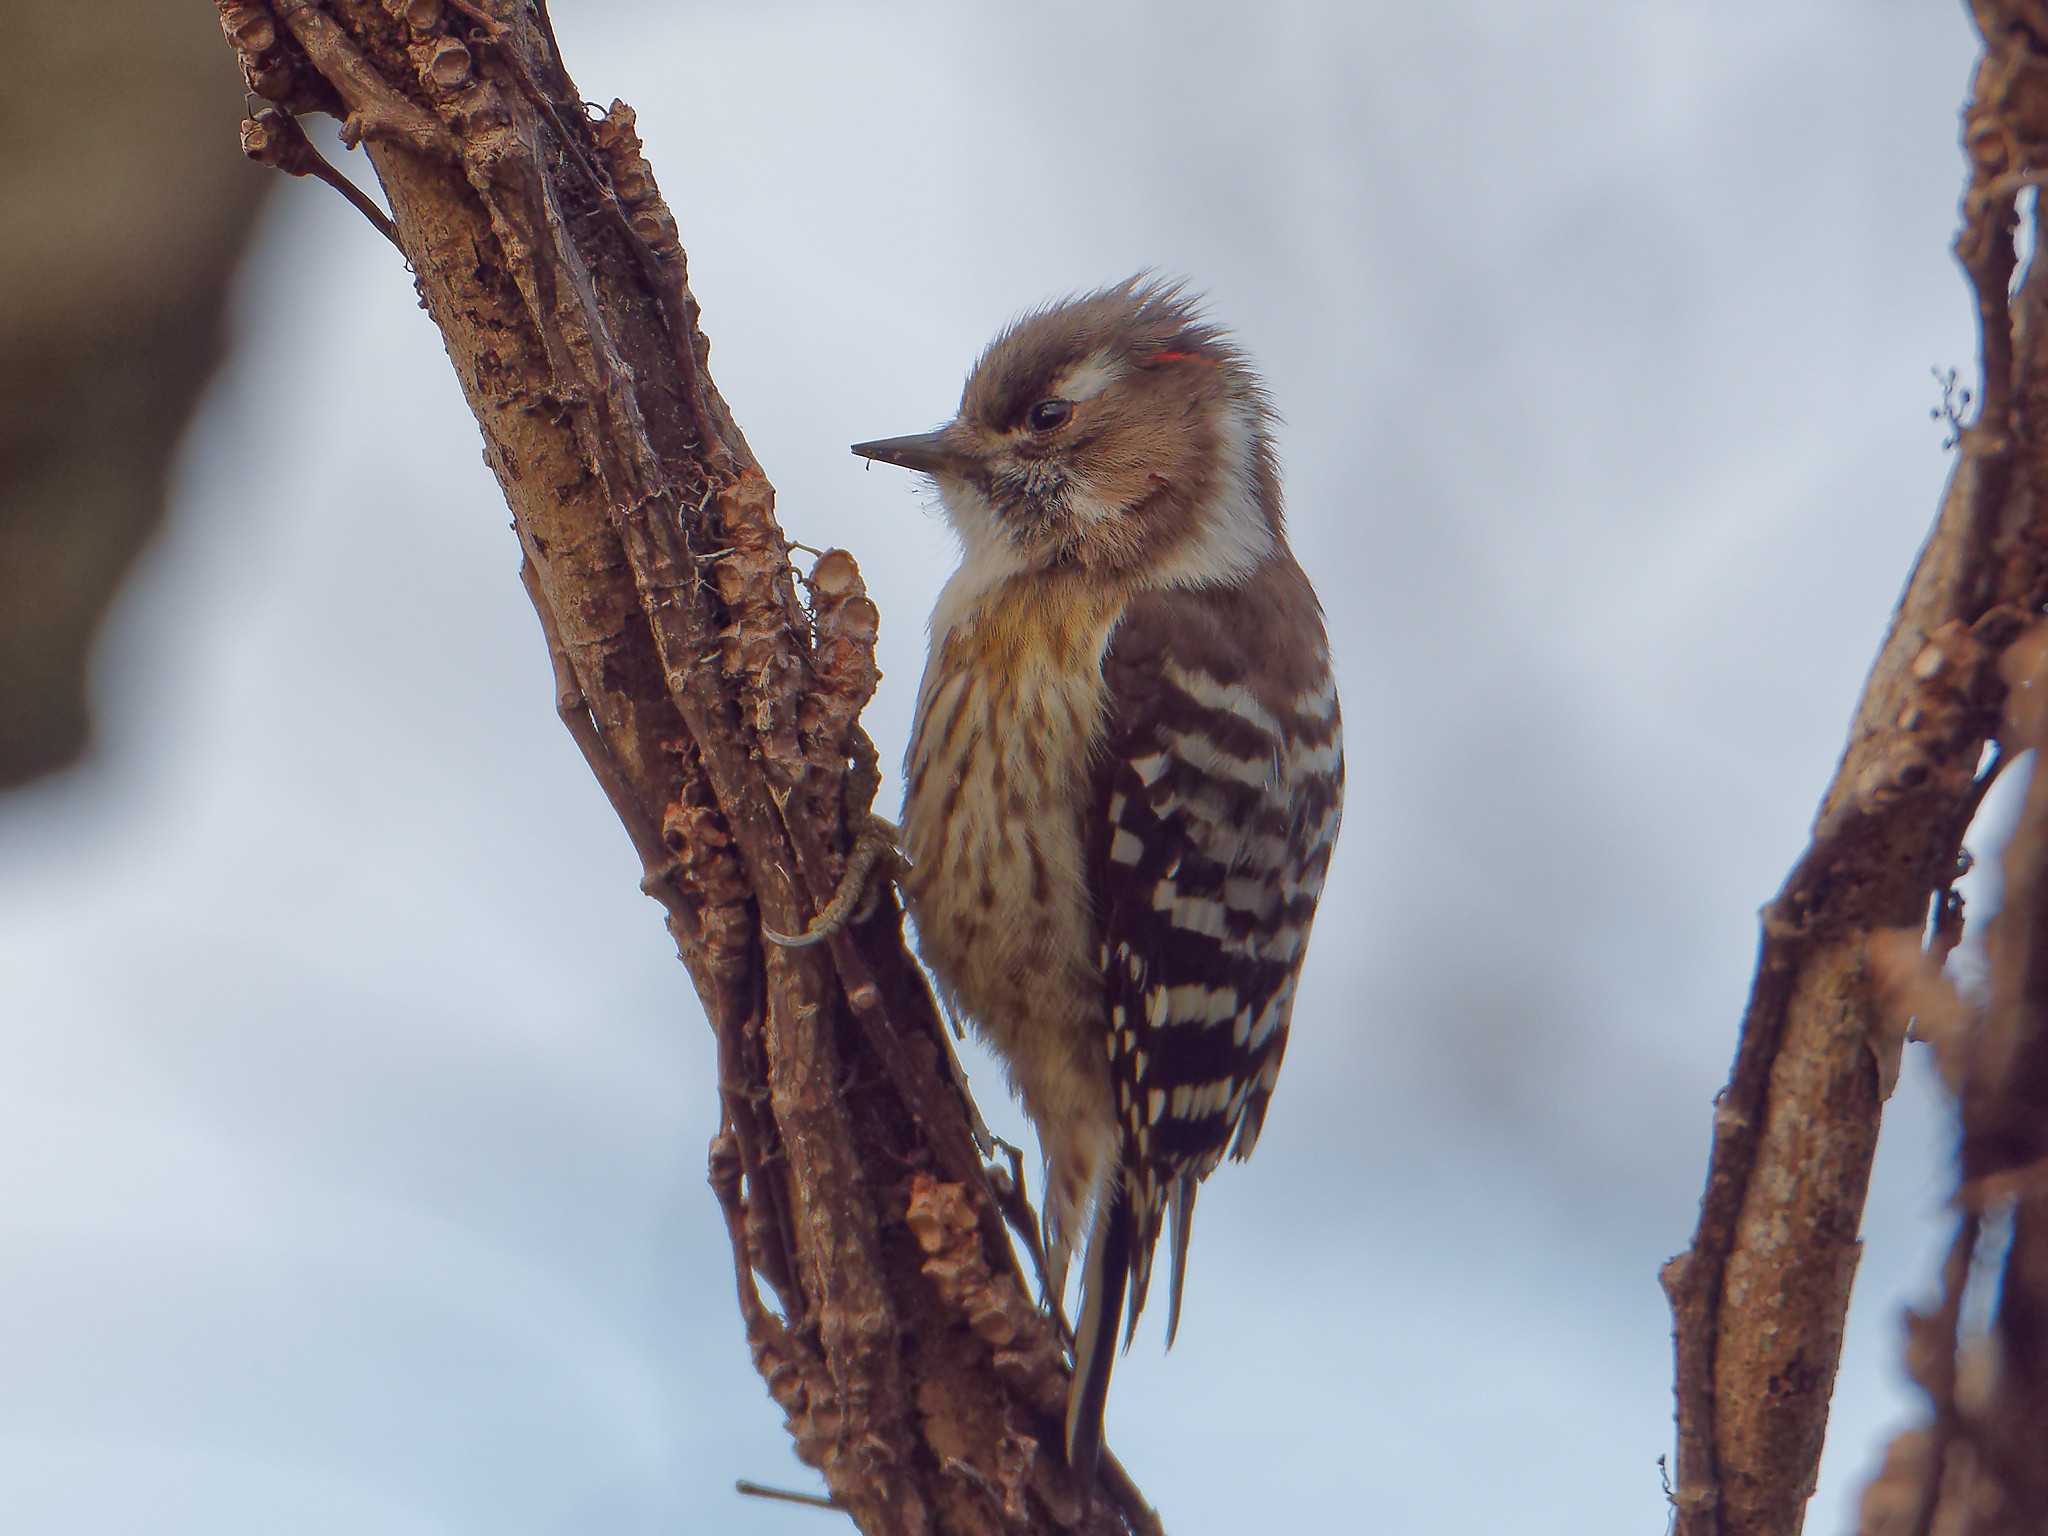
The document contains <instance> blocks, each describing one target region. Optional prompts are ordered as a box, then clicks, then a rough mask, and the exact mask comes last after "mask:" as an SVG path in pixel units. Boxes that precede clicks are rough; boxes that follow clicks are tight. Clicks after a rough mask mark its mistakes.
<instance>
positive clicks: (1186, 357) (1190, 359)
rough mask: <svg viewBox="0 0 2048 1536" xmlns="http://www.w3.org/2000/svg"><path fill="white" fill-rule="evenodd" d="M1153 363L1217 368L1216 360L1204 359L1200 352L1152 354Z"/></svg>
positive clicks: (1211, 358)
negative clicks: (1188, 364)
mask: <svg viewBox="0 0 2048 1536" xmlns="http://www.w3.org/2000/svg"><path fill="white" fill-rule="evenodd" d="M1152 361H1153V362H1155V363H1207V364H1208V365H1209V366H1210V367H1211V368H1214V367H1215V366H1216V359H1215V358H1213V357H1204V356H1202V354H1201V353H1199V352H1154V353H1153V354H1152Z"/></svg>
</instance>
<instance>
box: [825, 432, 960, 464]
mask: <svg viewBox="0 0 2048 1536" xmlns="http://www.w3.org/2000/svg"><path fill="white" fill-rule="evenodd" d="M853 451H854V452H855V453H857V454H859V455H860V456H861V457H862V458H864V459H873V460H874V461H875V462H876V463H877V464H894V465H896V466H898V467H899V468H901V469H914V470H916V471H917V472H918V473H920V474H925V475H947V474H951V475H957V474H960V473H962V472H963V471H964V470H965V469H966V468H967V463H968V457H969V456H968V455H967V454H965V453H963V452H962V451H961V450H960V448H959V447H958V446H957V445H956V443H955V442H954V439H953V434H952V432H951V431H950V430H949V429H948V428H946V427H941V428H939V430H938V431H936V432H918V433H915V434H913V435H912V436H910V437H884V438H878V439H876V440H875V441H874V442H872V443H855V444H854V445H853Z"/></svg>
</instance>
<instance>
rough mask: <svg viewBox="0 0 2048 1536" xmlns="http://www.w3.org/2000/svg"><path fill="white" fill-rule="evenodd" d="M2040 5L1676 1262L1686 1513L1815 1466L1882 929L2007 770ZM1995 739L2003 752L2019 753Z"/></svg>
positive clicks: (2040, 101) (2040, 113) (1842, 1292)
mask: <svg viewBox="0 0 2048 1536" xmlns="http://www.w3.org/2000/svg"><path fill="white" fill-rule="evenodd" d="M2033 9H2034V7H2032V6H2030V5H2028V4H2024V3H2019V0H2014V3H2012V4H2002V3H1997V0H1978V3H1977V4H1976V5H1975V6H1974V10H1975V13H1976V17H1977V21H1978V25H1979V28H1980V30H1981V31H1982V32H1983V35H1984V38H1985V52H1984V56H1983V58H1982V60H1981V61H1980V63H1979V65H1978V69H1977V73H1976V77H1975V82H1974V89H1973V98H1972V100H1971V102H1970V104H1969V107H1968V110H1967V112H1966V114H1965V119H1964V139H1965V144H1966V146H1967V149H1968V154H1969V164H1970V174H1969V182H1968V185H1967V187H1966V189H1965V192H1964V196H1963V222H1962V230H1961V232H1960V234H1959V235H1958V237H1957V242H1956V251H1957V255H1958V257H1959V259H1960V260H1961V263H1962V265H1963V267H1964V269H1965V271H1966V272H1967V273H1968V275H1969V277H1970V280H1971V283H1972V286H1973V288H1974V290H1975V295H1976V302H1977V311H1978V318H1979V325H1980V346H1981V352H1982V361H1983V369H1984V372H1983V379H1982V386H1981V388H1980V389H1979V390H1978V391H1977V394H1978V398H1979V400H1980V401H1981V406H1980V410H1979V414H1978V416H1977V419H1976V421H1975V423H1974V424H1972V425H1971V426H1970V427H1969V428H1968V429H1967V430H1966V431H1964V432H1963V434H1962V441H1961V444H1960V453H1959V455H1958V459H1957V463H1956V466H1955V469H1954V472H1953V474H1952V476H1951V478H1950V481H1949V485H1948V489H1947V492H1946V494H1945V496H1944V498H1943V502H1942V506H1941V510H1940V514H1939V516H1938V518H1937V520H1936V523H1935V527H1934V531H1933V533H1932V534H1931V535H1930V537H1929V538H1928V541H1927V544H1926V546H1925V547H1924V548H1923V549H1922V551H1921V553H1920V557H1919V560H1918V563H1917V564H1916V566H1915V568H1914V571H1913V575H1912V578H1911V580H1910V581H1909V583H1908V585H1907V587H1906V591H1905V594H1904V596H1903V597H1902V599H1901V600H1900V603H1899V607H1898V611H1897V612H1896V613H1895V614H1894V616H1893V619H1892V624H1891V629H1890V633H1889V634H1888V635H1887V637H1886V639H1885V643H1884V646H1883V648H1882V650H1881V651H1880V652H1879V655H1878V658H1877V662H1876V664H1875V666H1874V667H1873V668H1872V670H1871V674H1870V678H1869V680H1868V682H1867V683H1866V684H1865V687H1864V693H1863V698H1862V700H1861V702H1860V703H1859V705H1858V707H1857V711H1856V717H1855V721H1854V724H1853V726H1852V728H1851V732H1850V738H1849V743H1848V746H1847V749H1846V750H1845V752H1844V753H1843V757H1842V761H1841V764H1840V766H1839V768H1838V769H1837V771H1836V774H1835V778H1834V781H1833V783H1832V784H1830V786H1829V788H1828V791H1827V794H1826V796H1825V797H1824V798H1823V800H1822V802H1821V807H1820V814H1819V816H1818V818H1817V820H1816V823H1815V827H1814V832H1813V838H1812V842H1811V843H1810V845H1809V846H1808V848H1807V849H1806V851H1805V853H1804V854H1802V855H1801V857H1800V859H1799V861H1798V863H1797V864H1796V865H1795V866H1794V867H1793V870H1792V873H1791V875H1790V876H1789V877H1788V878H1787V880H1786V882H1785V885H1784V887H1783V888H1782V889H1781V890H1780V891H1779V893H1778V895H1777V896H1776V897H1775V898H1774V899H1773V900H1772V901H1771V903H1770V904H1769V905H1768V906H1767V907H1766V908H1765V909H1764V913H1763V923H1762V929H1763V931H1762V937H1761V943H1760V946H1759V953H1758V958H1757V969H1756V977H1755V981H1754V983H1753V987H1752V991H1751V994H1750V999H1749V1005H1748V1008H1747V1011H1746V1013H1745V1015H1744V1018H1743V1022H1742V1032H1741V1037H1740V1041H1739V1043H1738V1046H1737V1049H1736V1057H1735V1063H1734V1067H1733V1069H1732V1071H1731V1073H1730V1076H1729V1081H1728V1084H1727V1086H1726V1087H1725V1088H1724V1089H1723V1090H1722V1091H1721V1094H1720V1096H1719V1098H1718V1100H1717V1102H1716V1106H1715V1113H1714V1132H1713V1148H1712V1152H1711V1155H1710V1161H1709V1166H1708V1173H1707V1182H1706V1190H1705V1193H1704V1195H1703V1197H1702V1199H1701V1204H1700V1216H1699V1225H1698V1228H1697V1230H1696V1231H1695V1233H1694V1237H1693V1242H1692V1246H1691V1247H1690V1249H1689V1250H1688V1251H1686V1252H1685V1253H1683V1254H1680V1255H1679V1256H1678V1257H1677V1258H1675V1259H1673V1260H1672V1261H1671V1262H1670V1263H1669V1264H1668V1265H1666V1266H1665V1269H1664V1274H1663V1279H1664V1286H1665V1290H1666V1293H1667V1294H1668V1296H1669V1297H1670V1301H1671V1307H1672V1316H1673V1324H1674V1328H1673V1340H1674V1346H1675V1354H1676V1397H1677V1410H1678V1412H1677V1417H1678V1486H1677V1489H1676V1492H1675V1495H1674V1503H1675V1506H1676V1530H1677V1532H1678V1536H1711V1533H1721V1532H1727V1533H1742V1536H1750V1533H1790V1532H1795V1531H1797V1530H1798V1529H1799V1528H1800V1525H1801V1522H1802V1520H1803V1518H1804V1513H1805V1506H1806V1501H1807V1499H1808V1497H1809V1496H1810V1495H1811V1493H1812V1491H1813V1485H1814V1479H1815V1475H1816V1473H1817V1471H1818V1468H1819V1462H1820V1452H1821V1444H1822V1439H1823V1436H1824V1433H1825V1430H1826V1427H1827V1412H1828V1402H1829V1398H1830V1395H1831V1393H1832V1391H1833V1387H1834V1380H1835V1370H1836V1366H1837V1364H1838V1363H1839V1360H1840V1357H1841V1344H1842V1326H1843V1320H1844V1317H1845V1314H1846V1312H1847V1308H1848V1302H1849V1292H1850V1286H1851V1283H1852V1281H1853V1280H1854V1277H1855V1272H1856V1262H1857V1258H1858V1254H1859V1244H1858V1241H1857V1232H1858V1229H1859V1227H1860V1224H1861V1220H1862V1212H1863V1200H1864V1195H1865V1192H1866V1189H1867V1187H1868V1183H1869V1176H1870V1162H1871V1156H1872V1154H1873V1152H1874V1150H1875V1147H1876V1141H1877V1128H1878V1117H1879V1111H1880V1105H1881V1102H1882V1096H1883V1094H1884V1093H1885V1092H1888V1091H1889V1086H1890V1083H1891V1082H1892V1081H1893V1080H1894V1078H1895V1077H1896V1073H1897V1059H1898V1052H1899V1050H1900V1049H1901V1047H1902V1044H1903V1037H1902V1035H1900V1034H1899V1033H1898V1032H1897V1031H1895V1030H1889V1029H1888V1028H1887V1020H1886V1018H1885V1016H1884V1014H1883V1011H1882V1010H1881V1009H1880V1008H1879V1007H1878V1006H1877V1002H1876V999H1875V998H1874V996H1873V993H1872V988H1871V985H1870V976H1869V943H1870V941H1871V939H1872V938H1873V937H1874V936H1876V935H1879V934H1881V933H1884V932H1885V931H1887V930H1896V929H1906V930H1910V931H1911V932H1912V933H1914V934H1916V935H1918V934H1920V933H1921V932H1923V931H1924V930H1925V928H1926V926H1927V923H1928V918H1929V910H1930V900H1933V901H1934V902H1935V903H1936V906H1937V908H1938V912H1937V916H1939V918H1940V919H1941V920H1940V922H1939V923H1938V924H1937V927H1938V929H1939V930H1940V933H1941V936H1940V938H1939V940H1938V942H1942V943H1945V944H1953V942H1954V938H1955V931H1956V929H1955V924H1956V923H1957V922H1959V921H1960V914H1959V909H1958V908H1957V907H1956V906H1955V904H1954V903H1953V901H1952V900H1950V899H1949V895H1948V888H1949V886H1950V885H1951V884H1952V882H1953V880H1954V878H1955V876H1956V874H1957V873H1958V868H1959V864H1958V860H1959V856H1960V853H1961V844H1962V838H1963V835H1964V833H1965V831H1966V830H1967V828H1968V826H1969V822H1970V818H1971V816H1972V815H1973V814H1974V813H1975V810H1976V808H1977V805H1978V803H1979V802H1980V800H1981V798H1982V796H1983V793H1984V791H1985V789H1986V788H1987V787H1988V782H1989V778H1990V773H1991V771H1995V768H1994V770H1991V771H1987V772H1985V773H1984V774H1982V775H1981V776H1980V774H1979V772H1978V767H1979V763H1980V761H1981V760H1982V759H1983V755H1984V748H1985V746H1986V744H1987V742H1989V741H1990V740H1992V739H1993V737H1994V735H1995V732H1996V729H1997V724H1996V723H1997V719H1998V707H1999V703H2000V699H2001V697H2002V694H2003V691H2004V689H2003V685H2002V684H2001V682H2000V679H1999V676H1998V673H1997V667H1996V663H1997V660H1998V657H1999V654H2000V652H2001V651H2002V650H2003V649H2004V647H2005V645H2006V644H2007V643H2008V642H2009V641H2010V640H2011V639H2012V637H2013V636H2014V635H2015V634H2016V633H2017V632H2018V631H2019V630H2020V629H2021V628H2022V626H2023V625H2024V624H2025V622H2026V621H2027V618H2028V617H2029V616H2030V615H2032V614H2034V613H2036V612H2038V611H2040V609H2041V606H2042V603H2043V601H2044V599H2048V565H2044V555H2048V517H2044V515H2043V511H2042V509H2040V508H2038V507H2037V505H2036V497H2035V492H2034V486H2035V484H2036V483H2037V482H2038V481H2039V480H2040V479H2041V477H2042V475H2043V474H2044V472H2048V436H2044V434H2048V410H2044V409H2043V406H2044V405H2048V399H2044V398H2043V397H2044V394H2048V356H2044V355H2043V353H2044V348H2048V328H2044V326H2043V324H2042V305H2043V302H2044V296H2048V288H2044V285H2048V278H2044V277H2043V276H2042V267H2041V265H2040V264H2039V263H2038V262H2037V263H2034V264H2032V265H2031V266H2030V268H2029V270H2028V272H2027V275H2026V278H2025V280H2024V282H2023V283H2022V285H2021V287H2020V289H2019V291H2018V294H2017V296H2016V297H2014V298H2012V299H2011V300H2009V299H2008V293H2009V292H2010V284H2011V280H2012V277H2013V275H2014V273H2015V271H2016V270H2017V265H2018V253H2017V249H2016V247H2015V243H2014V233H2015V227H2016V222H2017V215H2016V213H2015V206H2014V200H2015V198H2016V196H2017V195H2018V193H2019V192H2020V191H2021V190H2022V189H2023V188H2024V187H2025V186H2026V185H2028V184H2029V182H2030V180H2031V175H2030V173H2031V169H2032V167H2033V166H2034V164H2035V163H2037V161H2038V160H2039V159H2040V158H2041V157H2040V156H2039V154H2038V147H2039V146H2038V130H2037V129H2036V127H2035V125H2043V124H2048V58H2044V57H2043V56H2042V55H2041V54H2040V53H2039V52H2037V51H2036V48H2035V44H2034V43H2033V41H2032V39H2034V38H2036V37H2040V36H2043V35H2048V34H2044V33H2043V31H2042V29H2041V28H2039V27H2032V28H2031V29H2030V27H2029V26H2028V25H2023V24H2022V13H2027V12H2031V11H2032V10H2033ZM2008 756H2009V754H2005V755H2001V756H2000V757H1999V758H1997V759H1996V760H1995V762H2003V761H2005V760H2007V757H2008Z"/></svg>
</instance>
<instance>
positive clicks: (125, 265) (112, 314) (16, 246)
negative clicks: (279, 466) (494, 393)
mask: <svg viewBox="0 0 2048 1536" xmlns="http://www.w3.org/2000/svg"><path fill="white" fill-rule="evenodd" d="M7 20H8V26H7V53H6V60H5V64H4V65H0V70H4V73H5V76H6V85H5V92H4V98H5V101H6V118H7V131H8V146H7V147H8V152H7V154H6V155H5V156H4V157H0V206H4V207H6V208H7V209H8V210H10V215H11V216H10V217H9V219H8V224H7V238H6V239H5V240H4V241H0V357H4V358H5V359H6V366H5V368H4V370H0V698H4V699H5V701H6V707H5V709H4V710H0V789H4V788H6V787H9V786H12V785H17V784H23V783H26V782H28V781H29V780H31V779H34V778H36V777H38V776H40V775H42V774H46V773H51V772H55V771H56V770H58V769H61V768H63V767H64V766H66V765H67V764H69V763H70V762H71V761H73V760H74V759H75V758H76V757H77V755H78V754H79V752H80V751H81V750H82V749H83V748H84V746H85V744H86V742H87V740H88V738H89V736H90V734H91V721H90V715H89V712H88V703H87V667H88V662H89V660H90V657H91V652H92V647H93V644H94V641H95V639H96V637H97V636H98V633H99V628H100V624H101V621H102V619H103V618H104V617H105V615H106V612H107V610H108V608H109V606H110V605H111V604H112V602H113V599H114V595H115V593H116V592H117V591H118V590H119V588H120V584H121V581H122V579H123V578H124V577H125V576H126V575H127V573H128V570H129V567H130V566H131V565H132V564H133V562H134V560H135V557H136V556H137V554H138V553H139V552H140V551H141V550H142V548H143V547H144V545H145V544H146V543H147V542H148V540H149V539H150V537H151V536H152V535H153V534H154V533H155V532H156V529H157V526H158V524H159V523H160V522H161V520H162V518H163V513H164V505H165V499H166V494H167V481H168V477H169V473H170V468H171V458H172V454H173V452H174V451H175V449H176V447H177V443H178V440H179V438H180V437H181V436H182V435H183V433H184V430H185V426H186V423H187V422H188V421H189V420H190V419H191V416H192V412H193V410H194V408H195V407H196V406H197V404H198V403H199V399H200V396H201V394H202V392H203V391H204V389H205V386H206V383H207V380H208V379H209V378H210V377H211V376H212V374H213V369H214V366H215V364H216V363H217V362H218V361H219V359H220V354H221V343H222V333H223V329H224V326H223V319H224V315H225V311H226V307H227V293H228V283H229V280H230V278H231V277H232V275H233V273H234V270H235V265H236V263H237V262H238V261H239V260H240V259H241V255H242V250H243V246H244V243H245V242H246V240H247V238H248V234H249V231H250V229H251V228H252V227H253V226H254V224H255V216H256V209H257V205H258V203H259V200H260V196H261V193H262V191H263V190H264V183H263V180H262V179H261V178H259V177H257V176H253V175H251V174H249V172H248V171H247V169H246V168H245V167H243V166H240V165H238V164H236V163H235V161H234V158H233V157H232V156H229V155H223V154H221V153H220V151H219V148H218V145H217V142H216V141H215V140H214V139H213V138H212V135H213V134H214V133H215V132H217V131H218V129H219V126H220V124H221V122H222V121H223V116H224V111H225V108H226V102H227V101H228V99H230V98H229V92H230V90H231V89H232V87H233V85H234V76H233V74H232V73H231V71H230V69H229V68H228V61H227V60H226V59H225V58H223V57H222V56H221V52H220V45H219V44H218V43H217V42H215V41H214V40H213V38H212V37H211V36H209V35H208V29H207V27H206V25H205V22H206V17H205V13H204V12H203V11H200V10H197V9H194V8H191V7H187V6H183V5H165V4H162V3H160V0H96V3H94V4H92V5H36V6H22V7H16V8H14V10H13V11H11V12H10V14H9V16H8V18H7ZM249 451H250V452H252V453H260V452H262V449H261V448H260V447H258V448H250V449H249Z"/></svg>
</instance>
